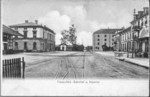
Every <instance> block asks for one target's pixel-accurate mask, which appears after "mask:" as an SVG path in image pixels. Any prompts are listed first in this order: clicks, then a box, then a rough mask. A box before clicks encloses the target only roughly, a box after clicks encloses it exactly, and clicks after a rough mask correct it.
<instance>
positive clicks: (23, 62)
mask: <svg viewBox="0 0 150 97" xmlns="http://www.w3.org/2000/svg"><path fill="white" fill-rule="evenodd" d="M22 65H23V71H22V74H23V75H22V77H23V78H24V75H25V61H24V57H22Z"/></svg>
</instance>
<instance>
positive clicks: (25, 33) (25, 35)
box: [23, 28, 28, 38]
mask: <svg viewBox="0 0 150 97" xmlns="http://www.w3.org/2000/svg"><path fill="white" fill-rule="evenodd" d="M23 32H24V38H27V32H28V31H27V28H24V31H23Z"/></svg>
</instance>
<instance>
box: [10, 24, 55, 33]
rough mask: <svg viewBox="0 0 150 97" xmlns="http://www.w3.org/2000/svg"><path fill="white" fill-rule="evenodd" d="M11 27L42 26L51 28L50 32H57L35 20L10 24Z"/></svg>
mask: <svg viewBox="0 0 150 97" xmlns="http://www.w3.org/2000/svg"><path fill="white" fill-rule="evenodd" d="M10 27H41V28H44V29H46V30H49V31H50V32H52V33H54V34H55V32H54V31H53V30H51V29H50V28H48V27H46V26H42V25H40V24H36V23H33V22H27V23H20V24H15V25H10Z"/></svg>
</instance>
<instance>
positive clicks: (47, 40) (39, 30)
mask: <svg viewBox="0 0 150 97" xmlns="http://www.w3.org/2000/svg"><path fill="white" fill-rule="evenodd" d="M10 27H11V28H12V29H14V30H15V31H17V32H18V33H20V34H22V35H23V37H16V38H15V41H14V42H13V45H14V48H13V49H14V50H23V51H53V50H55V33H54V31H53V30H51V29H49V28H48V27H46V26H42V25H40V24H38V21H37V20H35V23H34V22H28V20H25V23H21V24H16V25H11V26H10Z"/></svg>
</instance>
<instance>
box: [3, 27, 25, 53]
mask: <svg viewBox="0 0 150 97" xmlns="http://www.w3.org/2000/svg"><path fill="white" fill-rule="evenodd" d="M17 36H20V37H23V35H22V34H20V33H18V32H17V31H15V30H13V29H11V28H9V27H7V26H5V25H3V45H2V46H3V49H2V50H3V54H6V53H9V52H8V51H9V50H13V47H14V45H13V42H14V38H15V37H17Z"/></svg>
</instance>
